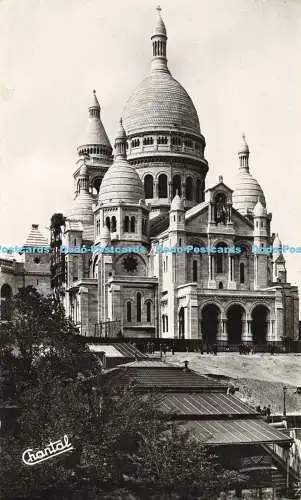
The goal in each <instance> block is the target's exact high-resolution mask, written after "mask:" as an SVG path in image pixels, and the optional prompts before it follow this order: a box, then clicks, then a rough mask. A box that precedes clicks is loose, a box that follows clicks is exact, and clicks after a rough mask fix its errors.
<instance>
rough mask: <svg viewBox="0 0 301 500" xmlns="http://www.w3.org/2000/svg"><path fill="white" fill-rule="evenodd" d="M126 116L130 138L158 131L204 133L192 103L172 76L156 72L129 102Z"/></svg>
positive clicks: (148, 77) (125, 120) (126, 128)
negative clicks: (143, 132)
mask: <svg viewBox="0 0 301 500" xmlns="http://www.w3.org/2000/svg"><path fill="white" fill-rule="evenodd" d="M122 116H123V123H124V128H125V130H126V133H127V135H130V134H132V133H136V132H139V131H146V132H147V131H148V130H154V129H156V128H157V129H160V130H164V129H168V130H170V129H174V130H175V131H176V130H181V131H183V132H190V133H192V134H197V135H200V133H201V131H200V124H199V119H198V115H197V112H196V109H195V107H194V105H193V102H192V100H191V99H190V97H189V95H188V94H187V92H186V90H185V89H184V88H183V87H182V85H180V83H179V82H177V80H175V79H174V78H173V77H172V76H171V74H170V73H169V72H164V71H152V72H151V74H150V75H149V76H147V77H146V78H144V80H142V82H141V83H140V85H139V86H138V87H137V88H136V90H135V91H134V92H133V94H132V95H131V97H130V98H129V100H128V101H127V103H126V105H125V108H124V110H123V115H122Z"/></svg>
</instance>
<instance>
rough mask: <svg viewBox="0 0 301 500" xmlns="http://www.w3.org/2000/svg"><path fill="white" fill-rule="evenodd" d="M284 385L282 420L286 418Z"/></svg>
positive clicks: (285, 389) (284, 388) (284, 390)
mask: <svg viewBox="0 0 301 500" xmlns="http://www.w3.org/2000/svg"><path fill="white" fill-rule="evenodd" d="M286 392H287V387H286V385H285V386H284V387H283V420H286Z"/></svg>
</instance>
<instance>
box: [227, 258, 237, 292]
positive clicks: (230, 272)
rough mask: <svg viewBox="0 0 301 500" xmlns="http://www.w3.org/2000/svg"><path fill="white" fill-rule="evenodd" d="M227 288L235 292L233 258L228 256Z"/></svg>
mask: <svg viewBox="0 0 301 500" xmlns="http://www.w3.org/2000/svg"><path fill="white" fill-rule="evenodd" d="M228 288H229V289H230V290H236V281H235V280H234V257H233V255H231V254H230V253H229V254H228Z"/></svg>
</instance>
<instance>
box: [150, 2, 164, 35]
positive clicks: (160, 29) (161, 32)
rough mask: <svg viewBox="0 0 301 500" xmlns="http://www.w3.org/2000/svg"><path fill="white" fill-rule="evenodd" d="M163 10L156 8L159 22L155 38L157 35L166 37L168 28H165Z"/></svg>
mask: <svg viewBox="0 0 301 500" xmlns="http://www.w3.org/2000/svg"><path fill="white" fill-rule="evenodd" d="M161 10H162V9H161V7H160V6H158V7H157V8H156V11H157V13H158V16H157V21H156V24H155V28H154V32H153V36H156V35H163V36H166V27H165V24H164V21H163V19H162V17H161Z"/></svg>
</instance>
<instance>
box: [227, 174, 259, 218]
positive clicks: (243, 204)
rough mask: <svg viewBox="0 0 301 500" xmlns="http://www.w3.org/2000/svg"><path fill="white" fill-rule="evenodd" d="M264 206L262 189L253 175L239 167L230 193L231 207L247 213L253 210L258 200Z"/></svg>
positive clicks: (244, 213)
mask: <svg viewBox="0 0 301 500" xmlns="http://www.w3.org/2000/svg"><path fill="white" fill-rule="evenodd" d="M258 199H259V200H260V202H261V203H262V205H263V206H264V207H265V206H266V201H265V197H264V194H263V191H262V189H261V187H260V185H259V183H258V182H257V180H256V179H254V177H252V175H251V174H250V172H248V171H247V170H244V169H241V171H240V172H239V173H238V175H237V181H236V184H235V187H234V192H233V195H232V201H233V207H234V208H236V210H238V211H239V212H240V213H241V214H243V215H247V213H249V211H253V210H254V207H255V205H256V203H257V201H258Z"/></svg>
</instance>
